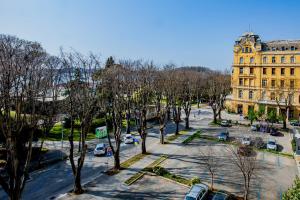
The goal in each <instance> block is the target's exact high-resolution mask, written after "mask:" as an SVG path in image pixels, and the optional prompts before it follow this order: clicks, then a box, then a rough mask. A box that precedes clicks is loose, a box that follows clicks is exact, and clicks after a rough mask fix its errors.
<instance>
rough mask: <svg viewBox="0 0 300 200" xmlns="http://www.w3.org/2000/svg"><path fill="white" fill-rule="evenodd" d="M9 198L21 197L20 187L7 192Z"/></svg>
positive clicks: (17, 198)
mask: <svg viewBox="0 0 300 200" xmlns="http://www.w3.org/2000/svg"><path fill="white" fill-rule="evenodd" d="M9 199H10V200H20V199H21V190H20V188H14V189H12V190H11V192H10V194H9Z"/></svg>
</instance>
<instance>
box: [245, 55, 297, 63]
mask: <svg viewBox="0 0 300 200" xmlns="http://www.w3.org/2000/svg"><path fill="white" fill-rule="evenodd" d="M271 61H272V63H273V64H274V63H276V57H275V56H273V57H272V60H271ZM267 62H268V58H267V57H266V56H265V57H263V64H266V63H267ZM295 62H296V59H295V57H294V56H291V57H290V63H295ZM243 63H244V57H240V64H243ZM253 63H254V57H251V58H250V64H253ZM280 63H286V59H285V56H281V58H280Z"/></svg>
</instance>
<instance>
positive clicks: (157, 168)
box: [153, 166, 169, 176]
mask: <svg viewBox="0 0 300 200" xmlns="http://www.w3.org/2000/svg"><path fill="white" fill-rule="evenodd" d="M153 172H154V173H155V174H157V175H159V176H164V175H165V174H169V172H168V171H167V170H166V169H165V168H163V167H161V166H155V167H154V168H153Z"/></svg>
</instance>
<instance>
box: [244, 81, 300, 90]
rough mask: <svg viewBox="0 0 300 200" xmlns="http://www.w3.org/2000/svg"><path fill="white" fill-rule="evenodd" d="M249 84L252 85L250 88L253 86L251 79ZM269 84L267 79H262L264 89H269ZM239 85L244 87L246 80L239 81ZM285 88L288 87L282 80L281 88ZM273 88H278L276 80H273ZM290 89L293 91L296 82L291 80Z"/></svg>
mask: <svg viewBox="0 0 300 200" xmlns="http://www.w3.org/2000/svg"><path fill="white" fill-rule="evenodd" d="M249 83H250V86H253V80H252V79H250V81H249ZM267 83H268V81H267V79H262V81H261V85H262V87H267V85H268V84H267ZM239 85H240V86H244V79H243V78H240V79H239ZM285 86H286V85H285V80H280V85H279V87H281V88H284V87H285ZM271 87H272V88H275V87H276V80H271ZM289 87H290V88H291V89H293V88H294V87H295V80H290V84H289Z"/></svg>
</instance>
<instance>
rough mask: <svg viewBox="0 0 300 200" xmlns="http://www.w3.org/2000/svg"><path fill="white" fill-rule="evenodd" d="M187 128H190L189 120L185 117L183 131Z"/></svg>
mask: <svg viewBox="0 0 300 200" xmlns="http://www.w3.org/2000/svg"><path fill="white" fill-rule="evenodd" d="M189 128H190V122H189V118H188V117H185V129H189Z"/></svg>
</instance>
